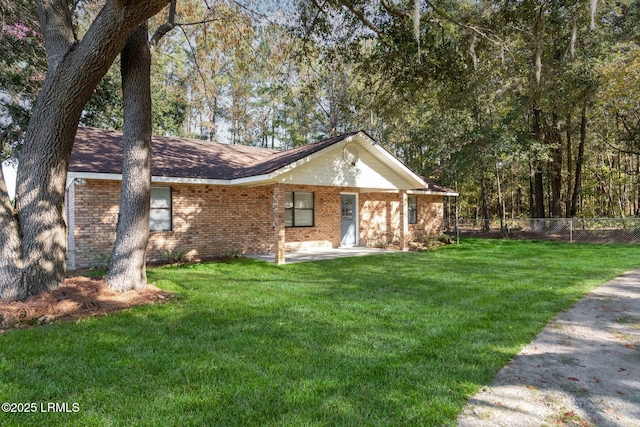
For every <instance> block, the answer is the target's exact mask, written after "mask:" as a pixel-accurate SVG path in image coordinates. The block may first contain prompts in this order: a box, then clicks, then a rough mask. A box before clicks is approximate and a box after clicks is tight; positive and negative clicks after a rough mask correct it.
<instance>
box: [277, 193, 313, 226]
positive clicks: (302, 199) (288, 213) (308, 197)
mask: <svg viewBox="0 0 640 427" xmlns="http://www.w3.org/2000/svg"><path fill="white" fill-rule="evenodd" d="M313 216H314V207H313V193H312V192H307V191H285V193H284V226H285V227H313Z"/></svg>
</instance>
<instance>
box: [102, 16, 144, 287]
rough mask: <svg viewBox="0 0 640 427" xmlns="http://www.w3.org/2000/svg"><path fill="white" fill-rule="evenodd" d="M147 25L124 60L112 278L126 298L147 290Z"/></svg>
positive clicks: (128, 47)
mask: <svg viewBox="0 0 640 427" xmlns="http://www.w3.org/2000/svg"><path fill="white" fill-rule="evenodd" d="M147 38H148V28H147V24H146V23H144V24H142V25H140V26H139V27H138V29H136V30H135V31H134V32H133V34H131V36H130V37H129V40H128V41H127V45H126V46H125V48H124V50H123V51H122V54H121V66H120V67H121V74H122V101H123V113H124V125H123V138H124V146H123V162H122V190H121V192H120V215H119V217H118V225H117V227H116V241H115V244H114V247H113V252H112V253H111V263H110V265H109V272H108V274H107V279H106V280H107V284H108V285H109V287H110V288H112V289H114V290H116V291H120V292H124V291H128V290H131V289H141V288H144V287H145V286H146V284H147V272H146V267H145V264H146V258H147V244H148V242H149V204H150V197H151V53H150V51H149V43H148V40H147Z"/></svg>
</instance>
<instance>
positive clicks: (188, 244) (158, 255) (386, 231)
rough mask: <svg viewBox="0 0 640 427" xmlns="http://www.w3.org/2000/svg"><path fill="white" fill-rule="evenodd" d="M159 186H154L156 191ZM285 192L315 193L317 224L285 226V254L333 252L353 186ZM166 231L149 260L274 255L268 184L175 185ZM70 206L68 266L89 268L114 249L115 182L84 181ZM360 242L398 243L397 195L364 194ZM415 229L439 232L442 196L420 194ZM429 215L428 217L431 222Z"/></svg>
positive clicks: (154, 239) (155, 240) (153, 238)
mask: <svg viewBox="0 0 640 427" xmlns="http://www.w3.org/2000/svg"><path fill="white" fill-rule="evenodd" d="M155 185H157V186H160V184H154V186H155ZM281 188H282V189H283V190H284V191H311V192H313V193H314V226H313V227H291V228H286V229H285V238H286V249H287V250H295V249H311V248H330V247H337V246H339V245H340V193H341V192H346V193H358V192H359V190H358V189H356V188H345V187H321V186H304V185H282V186H281ZM171 189H172V226H173V229H172V230H171V231H163V232H152V233H151V235H150V239H149V252H148V259H149V261H163V260H164V259H165V255H164V251H165V250H176V249H185V250H188V251H189V252H187V254H186V258H187V259H191V260H197V259H207V258H213V257H216V256H220V255H221V254H222V253H224V252H226V251H230V250H236V249H237V250H241V251H242V252H243V253H251V252H273V251H274V249H275V239H276V236H275V231H274V218H273V190H274V186H273V185H266V186H259V187H223V186H214V185H193V184H172V185H171ZM70 191H71V192H72V193H73V196H74V197H73V202H74V204H73V206H72V205H69V206H68V209H70V210H72V211H73V212H69V217H70V218H72V217H73V218H74V220H75V223H70V224H69V225H70V228H69V232H70V233H73V234H72V236H71V238H70V241H73V244H74V250H73V256H72V257H70V260H71V259H73V261H74V263H73V265H72V266H73V267H75V268H86V267H90V266H95V265H97V264H98V259H100V258H104V256H105V255H107V254H109V253H110V252H111V249H112V246H113V242H114V241H115V227H116V222H117V219H118V210H119V197H120V182H119V181H106V180H91V179H87V180H86V184H84V185H77V184H74V188H73V189H70ZM358 200H359V217H360V221H359V227H360V236H359V237H360V244H361V245H367V244H368V245H372V244H374V243H376V242H379V241H384V242H388V243H391V242H394V241H397V239H398V238H399V234H398V233H399V230H400V228H399V225H400V224H399V221H400V215H399V214H398V212H399V209H400V200H401V199H400V195H399V194H397V193H395V194H394V193H361V194H359V195H358ZM417 200H418V224H411V225H409V233H410V235H412V236H418V235H420V234H438V233H440V232H441V231H442V208H443V204H442V197H441V196H421V195H419V196H418V199H417ZM432 216H433V217H432Z"/></svg>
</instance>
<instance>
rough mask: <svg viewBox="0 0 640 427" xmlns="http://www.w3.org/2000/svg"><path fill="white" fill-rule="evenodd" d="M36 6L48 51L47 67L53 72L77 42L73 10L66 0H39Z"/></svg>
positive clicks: (45, 46)
mask: <svg viewBox="0 0 640 427" xmlns="http://www.w3.org/2000/svg"><path fill="white" fill-rule="evenodd" d="M36 7H37V10H38V17H39V18H40V29H41V31H42V38H43V39H44V48H45V50H46V52H47V69H48V72H53V71H54V70H55V69H56V68H57V67H58V64H60V61H62V58H64V56H65V55H66V54H67V52H68V51H69V49H71V47H72V46H73V45H74V43H75V42H76V39H75V35H74V32H73V24H72V22H71V10H70V9H69V3H68V2H67V1H66V0H38V1H37V2H36Z"/></svg>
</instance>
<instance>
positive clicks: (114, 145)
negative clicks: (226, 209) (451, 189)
mask: <svg viewBox="0 0 640 427" xmlns="http://www.w3.org/2000/svg"><path fill="white" fill-rule="evenodd" d="M122 144H123V139H122V133H121V132H117V131H111V130H103V129H96V128H88V127H79V128H78V130H77V134H76V140H75V144H74V147H73V151H72V153H71V158H70V162H69V172H70V173H71V174H72V175H73V176H76V177H86V178H89V177H94V178H96V177H98V176H100V177H101V179H121V174H122ZM349 147H351V149H354V148H355V152H357V154H358V155H357V157H358V158H357V159H356V161H355V162H353V161H352V160H353V159H351V160H349V159H346V158H345V152H344V150H345V149H349ZM152 150H153V153H152V162H151V163H152V164H151V174H152V176H153V179H154V181H155V182H192V183H209V184H226V185H241V184H245V185H257V184H266V183H270V182H287V183H294V184H312V185H333V186H351V187H359V188H363V189H375V190H398V189H429V186H430V185H431V191H433V192H439V191H438V190H439V188H434V187H433V183H430V184H428V183H427V182H425V181H424V180H423V179H422V178H421V177H420V176H418V175H416V174H415V173H414V172H413V171H411V169H409V168H408V167H407V166H405V165H404V164H403V163H402V162H400V161H399V160H398V159H397V158H396V157H394V156H393V155H392V154H391V153H389V152H388V151H387V150H385V149H384V148H383V147H382V146H380V145H379V144H378V143H376V141H374V140H373V139H372V138H371V137H370V136H369V135H367V134H366V133H365V132H363V131H357V132H351V133H348V134H344V135H340V136H337V137H333V138H329V139H325V140H323V141H319V142H316V143H312V144H308V145H304V146H301V147H297V148H294V149H290V150H284V151H278V150H273V149H268V148H261V147H251V146H244V145H231V144H220V143H213V142H208V141H196V140H191V139H186V138H178V137H161V136H154V137H153V140H152ZM352 154H353V153H351V154H349V155H352Z"/></svg>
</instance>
